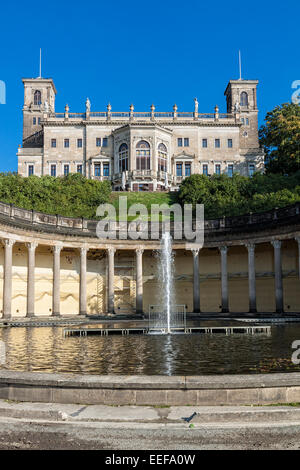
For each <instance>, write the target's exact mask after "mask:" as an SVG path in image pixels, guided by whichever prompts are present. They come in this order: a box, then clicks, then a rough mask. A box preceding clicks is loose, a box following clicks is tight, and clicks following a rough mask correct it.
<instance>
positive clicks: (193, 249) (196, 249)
mask: <svg viewBox="0 0 300 470" xmlns="http://www.w3.org/2000/svg"><path fill="white" fill-rule="evenodd" d="M191 252H192V255H193V257H194V258H195V256H198V255H199V252H200V248H191Z"/></svg>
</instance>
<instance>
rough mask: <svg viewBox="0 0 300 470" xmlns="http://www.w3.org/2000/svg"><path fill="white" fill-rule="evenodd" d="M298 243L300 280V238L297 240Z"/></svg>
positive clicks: (299, 272)
mask: <svg viewBox="0 0 300 470" xmlns="http://www.w3.org/2000/svg"><path fill="white" fill-rule="evenodd" d="M295 240H296V242H297V243H298V278H299V279H300V237H296V238H295Z"/></svg>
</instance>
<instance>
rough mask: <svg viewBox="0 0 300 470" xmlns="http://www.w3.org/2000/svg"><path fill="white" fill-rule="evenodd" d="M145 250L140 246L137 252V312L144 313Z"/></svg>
mask: <svg viewBox="0 0 300 470" xmlns="http://www.w3.org/2000/svg"><path fill="white" fill-rule="evenodd" d="M143 252H144V250H143V249H142V248H138V249H137V250H136V251H135V253H136V313H143Z"/></svg>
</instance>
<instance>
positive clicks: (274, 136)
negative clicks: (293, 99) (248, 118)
mask: <svg viewBox="0 0 300 470" xmlns="http://www.w3.org/2000/svg"><path fill="white" fill-rule="evenodd" d="M259 139H260V144H261V145H262V146H263V147H264V149H265V154H266V157H267V159H266V160H267V164H266V171H267V173H281V174H288V175H291V174H292V173H294V172H296V171H298V170H300V105H299V104H296V103H284V104H282V105H281V106H276V107H275V108H274V109H273V111H270V112H268V113H267V115H266V118H265V125H264V126H262V127H261V128H260V130H259Z"/></svg>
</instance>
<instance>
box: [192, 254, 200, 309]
mask: <svg viewBox="0 0 300 470" xmlns="http://www.w3.org/2000/svg"><path fill="white" fill-rule="evenodd" d="M192 253H193V274H194V276H193V279H194V280H193V310H194V312H195V313H200V278H199V249H194V250H192Z"/></svg>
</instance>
